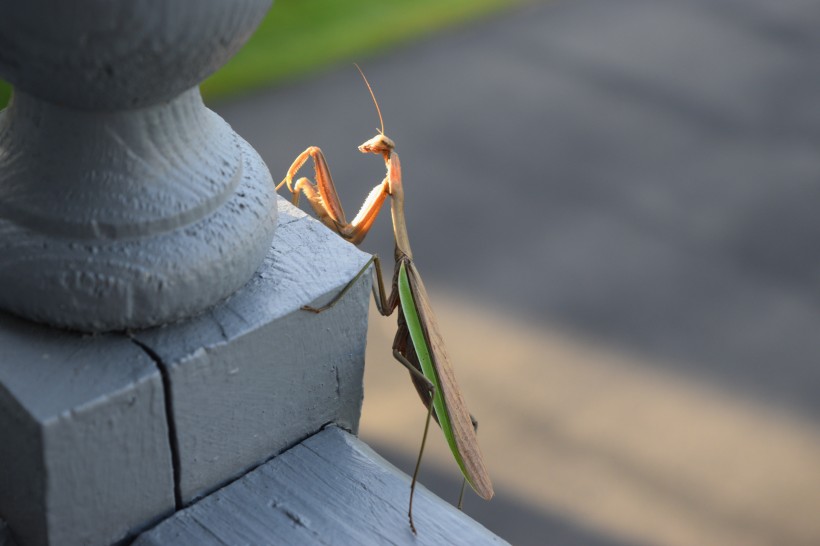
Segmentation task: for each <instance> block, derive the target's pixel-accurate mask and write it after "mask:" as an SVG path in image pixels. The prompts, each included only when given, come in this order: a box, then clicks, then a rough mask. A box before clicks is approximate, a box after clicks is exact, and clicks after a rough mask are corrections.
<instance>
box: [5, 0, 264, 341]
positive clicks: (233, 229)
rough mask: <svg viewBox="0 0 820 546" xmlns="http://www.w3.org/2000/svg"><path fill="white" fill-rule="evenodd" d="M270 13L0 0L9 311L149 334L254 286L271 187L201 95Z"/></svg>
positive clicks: (253, 6) (175, 3)
mask: <svg viewBox="0 0 820 546" xmlns="http://www.w3.org/2000/svg"><path fill="white" fill-rule="evenodd" d="M270 4H271V2H270V0H234V1H232V2H222V1H219V0H205V1H197V0H171V1H160V0H139V1H137V2H132V1H131V0H125V1H123V0H116V1H108V0H105V1H101V0H85V1H83V2H82V3H81V6H77V5H73V4H72V5H70V6H68V5H65V6H64V5H63V3H61V2H59V1H58V2H53V1H51V2H48V1H40V2H23V3H20V2H8V1H5V0H0V11H2V12H3V14H4V16H3V18H2V20H0V50H2V51H3V54H2V56H1V57H0V74H2V75H3V76H4V77H5V78H6V79H8V80H9V81H11V82H12V83H13V84H14V86H15V93H14V96H13V97H12V101H11V103H10V104H9V107H8V108H7V109H6V110H4V111H3V112H0V285H2V286H4V287H7V288H8V289H5V290H3V291H0V308H2V309H4V310H8V311H11V312H13V313H16V314H18V315H20V316H23V317H26V318H29V319H32V320H36V321H39V322H43V323H47V324H50V325H54V326H59V327H66V328H71V329H75V330H82V331H95V332H96V331H100V332H101V331H113V330H122V329H126V328H144V327H149V326H155V325H158V324H162V323H165V322H169V321H174V320H179V319H181V318H185V317H189V316H192V315H195V314H197V313H199V312H202V311H203V310H204V309H206V308H208V307H210V306H212V305H213V304H215V303H216V302H218V301H219V300H221V299H224V298H225V297H227V296H228V295H230V294H231V293H232V292H233V291H235V290H236V289H238V288H239V287H240V286H242V285H243V284H244V283H245V282H246V281H247V280H248V279H249V278H250V277H251V275H252V274H253V272H254V271H255V270H256V269H257V268H258V267H259V264H260V263H261V262H262V259H263V258H264V256H265V253H266V251H267V249H268V247H269V245H270V241H271V239H272V237H273V230H274V228H275V227H276V207H275V197H274V190H273V187H272V181H271V177H270V173H269V172H268V170H267V168H266V167H265V165H264V163H262V161H261V160H260V158H259V156H258V154H256V152H255V151H254V150H253V149H252V148H251V147H250V145H248V143H247V142H245V141H244V140H243V139H241V138H240V137H239V136H238V135H237V134H236V133H235V132H234V131H233V130H232V129H231V128H230V126H229V125H228V124H226V123H225V122H224V121H223V120H222V119H221V118H220V117H219V116H217V115H216V114H214V113H213V112H211V111H210V110H208V109H207V108H206V107H205V106H204V105H203V103H202V100H201V98H200V95H199V90H198V89H197V87H196V86H197V84H198V83H199V80H198V79H197V78H204V77H205V76H206V75H207V74H210V73H211V72H213V71H214V70H215V69H216V68H217V67H218V66H219V65H220V64H221V63H223V62H225V61H227V59H228V58H229V57H230V56H231V55H233V53H235V52H236V50H237V49H238V48H239V47H240V46H241V45H242V44H243V43H244V42H245V41H246V40H247V38H248V37H249V36H250V34H251V32H252V31H253V29H254V28H255V27H256V25H257V24H258V22H259V21H260V20H261V18H262V16H263V15H264V13H265V12H266V11H267V9H268V7H269V6H270ZM55 81H59V82H60V85H54V82H55Z"/></svg>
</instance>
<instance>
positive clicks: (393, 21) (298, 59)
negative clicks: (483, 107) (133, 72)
mask: <svg viewBox="0 0 820 546" xmlns="http://www.w3.org/2000/svg"><path fill="white" fill-rule="evenodd" d="M520 1H521V0H275V2H274V5H273V8H272V9H271V11H270V12H269V13H268V15H267V16H266V17H265V19H264V20H263V21H262V24H261V25H260V26H259V29H258V30H257V31H256V33H255V34H254V35H253V37H252V38H251V39H250V41H249V42H248V43H247V44H246V45H245V47H244V48H242V50H240V51H239V53H237V55H236V56H235V57H234V58H233V59H231V61H230V62H229V63H228V64H226V65H225V66H224V67H222V69H220V70H219V71H218V72H217V73H216V74H214V75H213V76H211V77H210V78H208V79H207V80H205V82H203V84H202V94H203V96H204V97H205V100H206V101H214V100H218V99H223V98H226V97H230V96H234V95H237V94H239V93H242V92H246V91H250V90H253V89H258V88H260V87H264V86H266V85H271V84H273V83H277V82H282V81H286V80H292V79H295V78H298V77H299V76H302V75H304V74H307V73H310V72H312V71H315V70H316V69H318V68H321V67H323V66H327V65H329V64H332V63H334V62H339V61H349V60H353V59H361V58H363V57H366V56H372V55H375V54H378V53H379V52H380V51H382V50H384V49H385V48H387V47H388V46H391V45H395V44H398V43H401V42H403V41H407V40H409V39H412V38H415V37H419V36H422V35H424V34H426V33H429V32H433V31H435V30H439V29H442V28H444V27H446V26H449V25H452V24H455V23H458V22H462V21H466V20H469V19H472V18H474V17H478V16H480V15H483V14H486V13H490V12H492V11H494V10H497V9H500V8H503V7H505V6H510V5H513V4H516V3H519V2H520ZM10 94H11V90H10V88H9V86H8V85H7V84H6V83H5V82H2V81H0V108H3V107H5V105H6V103H7V101H8V98H9V96H10Z"/></svg>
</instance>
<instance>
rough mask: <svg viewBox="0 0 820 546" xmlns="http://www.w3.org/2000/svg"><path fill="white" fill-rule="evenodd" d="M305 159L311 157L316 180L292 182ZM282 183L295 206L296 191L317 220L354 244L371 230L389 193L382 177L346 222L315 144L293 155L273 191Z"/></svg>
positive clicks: (296, 201) (301, 179) (305, 179)
mask: <svg viewBox="0 0 820 546" xmlns="http://www.w3.org/2000/svg"><path fill="white" fill-rule="evenodd" d="M308 159H313V166H314V171H315V177H316V183H313V182H311V180H310V179H309V178H305V177H302V178H299V179H298V180H297V181H296V183H295V184H294V183H293V178H294V177H295V176H296V173H298V172H299V169H301V168H302V166H303V165H304V164H305V163H306V162H307V160H308ZM285 185H286V186H287V187H288V190H289V191H290V192H291V194H293V199H292V201H293V204H294V205H298V204H299V194H300V193H303V194H304V195H305V197H306V198H307V200H308V202H309V203H310V206H311V208H312V209H313V211H314V212H315V213H316V216H317V217H318V218H319V220H321V221H322V223H323V224H325V225H326V226H327V227H329V228H331V229H332V230H334V231H335V232H336V233H338V234H339V235H340V236H341V237H342V238H343V239H345V240H347V241H350V242H351V243H353V244H354V245H357V244H359V243H360V242H362V240H363V239H364V238H365V236H366V235H367V232H368V231H370V228H371V227H372V226H373V222H374V221H375V220H376V217H377V216H378V215H379V211H380V210H381V207H382V204H383V203H384V200H385V198H386V197H387V195H388V187H387V186H388V185H387V179H385V180H383V181H382V182H381V183H380V184H378V185H376V186H375V187H374V188H373V189H372V190H371V191H370V194H369V195H368V196H367V199H365V201H364V204H363V205H362V208H361V209H360V210H359V213H358V214H357V215H356V217H355V218H354V219H353V220H352V221H351V222H349V223H348V221H347V219H346V218H345V212H344V209H343V208H342V203H341V201H339V195H338V194H337V193H336V185H335V184H334V183H333V177H332V176H331V175H330V168H329V167H328V166H327V160H325V155H324V154H323V153H322V150H321V149H319V148H318V147H316V146H310V147H309V148H307V149H306V150H305V151H304V152H302V153H301V154H299V155H298V156H297V157H296V159H295V160H294V161H293V164H292V165H291V166H290V168H289V169H288V172H287V174H286V175H285V178H284V179H283V180H282V181H281V182H280V183H279V184H278V185H277V186H276V190H277V191H278V190H279V189H280V188H281V187H282V186H285Z"/></svg>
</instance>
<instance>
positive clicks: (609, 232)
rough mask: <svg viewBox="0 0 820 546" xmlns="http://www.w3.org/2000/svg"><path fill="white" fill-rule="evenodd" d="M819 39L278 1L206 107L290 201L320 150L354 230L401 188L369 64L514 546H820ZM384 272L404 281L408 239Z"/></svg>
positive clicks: (369, 423)
mask: <svg viewBox="0 0 820 546" xmlns="http://www.w3.org/2000/svg"><path fill="white" fill-rule="evenodd" d="M818 29H820V4H818V3H817V2H816V0H778V1H777V2H773V1H771V0H652V1H644V0H552V1H532V0H530V1H517V0H406V1H391V2H385V1H374V0H277V1H276V2H275V5H274V7H273V9H272V10H271V12H270V14H269V17H268V18H267V19H266V20H265V22H264V23H263V25H262V26H261V28H260V29H259V31H258V32H257V33H256V35H255V36H254V37H253V39H252V40H251V42H250V43H249V44H248V45H247V46H246V47H245V48H244V49H243V50H242V51H241V52H240V53H239V54H238V55H237V57H236V58H235V59H234V60H233V61H232V62H231V63H230V64H229V65H227V66H226V67H225V68H224V69H223V70H221V71H220V72H219V73H217V74H216V75H215V76H214V77H213V78H211V79H210V80H208V81H207V82H206V83H205V84H204V85H203V94H204V95H205V97H206V100H207V101H208V102H209V103H210V105H211V106H212V107H213V108H214V109H215V110H216V111H217V112H218V113H220V114H221V115H222V116H223V117H224V118H225V119H227V120H228V122H229V123H231V124H232V125H233V127H234V129H236V130H237V132H239V134H241V135H242V136H243V137H245V138H246V139H247V140H249V141H250V143H251V144H252V145H253V146H254V147H255V148H256V149H257V150H259V152H260V153H261V154H262V156H263V158H264V159H265V161H266V162H267V164H268V166H269V167H270V169H271V171H272V173H273V175H274V179H276V180H280V179H281V178H282V176H284V173H285V171H286V170H287V168H288V166H289V165H290V163H291V161H292V160H293V158H294V157H295V156H296V155H297V154H298V153H299V152H301V151H302V150H303V149H304V148H306V147H307V146H308V145H317V146H320V147H321V148H322V149H323V150H324V152H325V154H326V156H327V158H328V161H329V164H330V167H331V170H332V172H333V175H334V178H335V180H336V183H337V186H338V188H339V192H340V195H341V198H342V200H343V202H344V204H345V206H346V208H347V209H348V216H352V215H353V214H354V213H355V211H356V210H357V208H358V206H359V204H360V203H361V201H362V200H363V199H364V197H365V196H366V194H367V192H368V191H369V189H370V188H371V187H372V186H374V185H375V184H377V183H379V182H380V181H381V179H382V177H383V174H384V166H383V164H382V163H381V162H380V160H378V159H377V158H374V157H370V156H362V155H361V154H359V152H358V151H357V150H356V146H357V145H358V144H360V143H361V142H363V141H365V140H366V139H368V138H369V137H371V136H372V135H373V134H375V129H376V128H377V127H378V117H377V116H376V113H375V110H374V108H373V105H372V102H371V99H370V96H369V95H368V93H367V90H366V88H365V87H364V85H363V83H362V81H361V79H360V77H359V75H358V73H357V72H356V70H355V68H354V67H353V66H352V64H351V63H352V61H358V62H359V63H360V64H361V65H362V68H363V69H364V70H365V73H366V74H367V76H368V78H369V79H370V82H371V84H372V85H373V88H374V91H375V93H376V95H377V97H378V99H379V102H380V105H381V108H382V112H383V114H384V119H385V132H386V134H387V135H389V136H390V137H391V138H392V139H394V140H395V141H396V143H397V146H398V148H397V149H398V151H399V153H400V154H401V158H402V166H403V172H404V185H405V191H406V194H407V195H406V209H407V216H408V224H409V230H410V237H411V239H412V242H413V245H414V247H413V248H414V253H415V258H416V261H417V265H418V267H419V269H420V271H421V272H422V274H423V275H424V278H425V281H426V284H427V287H428V290H429V292H430V296H431V298H432V302H433V305H434V307H435V309H436V311H437V313H438V315H439V319H440V322H441V326H442V330H443V333H444V336H445V339H446V340H447V342H448V348H449V352H450V354H451V357H452V358H453V360H454V363H455V366H456V372H457V374H458V377H459V379H460V382H461V386H462V389H463V390H464V393H465V397H466V400H467V402H468V404H469V406H470V408H471V410H472V412H473V413H474V414H475V415H476V416H477V417H478V419H479V421H480V423H481V427H480V434H479V438H480V440H481V442H482V447H483V450H484V454H485V457H486V459H487V462H488V465H489V467H490V471H491V474H492V476H493V479H494V483H495V486H496V497H495V499H493V500H492V501H491V502H489V503H486V502H483V501H481V500H480V499H478V498H477V497H476V496H475V495H471V496H470V495H468V499H467V502H466V505H465V510H466V511H467V512H468V513H469V514H470V515H471V516H473V517H475V518H477V519H478V520H479V521H481V522H482V523H483V524H484V525H485V526H487V527H488V528H489V529H491V530H492V531H494V532H496V533H498V534H499V535H500V536H502V537H504V538H506V539H507V540H509V541H511V542H512V543H514V544H561V545H574V544H578V545H627V544H646V545H681V546H683V545H699V546H700V545H707V544H709V545H712V544H714V545H757V544H760V545H769V544H777V545H816V544H820V518H818V513H820V396H819V395H818V391H819V390H820V366H818V364H819V363H820V362H818V355H820V297H819V296H818V283H819V282H820V245H818V241H820V220H818V218H820V216H819V215H818V214H817V213H816V208H817V204H818V203H820V71H819V70H818V64H817V63H818V59H819V58H820V31H818ZM2 89H5V90H6V91H7V87H5V88H2ZM308 172H309V171H308ZM362 247H363V249H364V250H366V251H368V252H376V253H378V254H380V255H381V256H383V257H385V258H387V259H389V258H390V257H391V256H392V230H391V225H390V217H389V214H388V213H384V214H382V216H381V217H380V218H379V221H378V222H377V224H376V226H375V227H374V228H373V231H372V232H371V234H370V235H369V237H368V239H367V240H366V241H365V243H364V244H363V245H362ZM388 267H389V264H388ZM394 332H395V317H391V318H388V319H385V318H382V317H380V316H378V314H377V313H375V312H373V313H371V327H370V338H369V341H368V353H367V360H368V362H367V371H366V384H365V401H364V414H363V417H362V423H361V430H360V433H361V436H362V437H363V438H364V439H365V440H366V441H367V442H368V443H370V444H371V445H372V446H373V447H374V448H375V449H376V450H377V451H379V452H380V453H382V454H383V455H384V456H385V457H386V458H388V459H389V460H391V461H392V462H394V464H396V465H397V466H399V467H401V468H402V469H404V470H405V471H406V472H408V473H409V472H412V465H413V462H414V460H415V456H416V453H417V449H418V445H419V441H420V436H421V433H422V429H423V424H424V418H425V411H424V409H423V407H422V405H421V404H420V402H419V401H418V399H417V397H416V395H415V392H414V390H413V388H412V386H411V384H410V381H409V380H408V377H407V373H406V371H405V370H404V369H403V368H402V367H401V366H399V365H397V364H396V363H395V362H394V361H393V360H392V356H391V342H392V336H393V334H394ZM428 446H429V447H428V452H427V456H426V457H425V460H424V463H423V469H422V474H421V481H422V483H424V484H425V485H426V486H428V487H429V488H431V489H433V490H434V491H436V492H437V493H438V494H439V495H441V496H443V497H444V498H445V499H448V500H452V501H453V502H455V500H456V498H457V496H458V489H459V485H460V477H459V474H458V469H457V467H456V465H455V463H454V462H453V461H452V458H451V456H450V455H449V453H448V451H447V449H446V446H445V442H444V440H443V437H441V435H440V434H437V433H436V434H435V435H433V436H431V441H430V442H428ZM417 524H418V526H419V527H420V530H421V531H422V532H423V528H424V522H423V521H420V522H417Z"/></svg>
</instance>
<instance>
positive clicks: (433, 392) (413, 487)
mask: <svg viewBox="0 0 820 546" xmlns="http://www.w3.org/2000/svg"><path fill="white" fill-rule="evenodd" d="M393 356H394V357H395V359H396V360H398V361H399V362H400V363H401V364H402V365H403V366H404V367H405V368H407V369H408V370H409V371H410V375H412V376H413V377H414V378H416V379H418V380H419V381H420V382H422V383H424V384H425V385H426V387H427V389H428V392H429V394H430V403H428V404H427V419H425V421H424V434H423V435H422V437H421V447H420V448H419V454H418V457H417V458H416V467H415V469H413V478H412V480H411V481H410V504H409V506H408V508H407V518H408V519H409V520H410V530H411V531H413V534H414V535H415V534H417V533H416V526H415V525H414V524H413V498H414V497H415V493H416V483H417V482H418V477H419V470H420V469H421V458H422V456H423V455H424V446H425V444H426V443H427V433H428V432H429V431H430V420H431V418H432V417H433V402H432V401H433V398H434V397H435V396H436V386H435V385H434V384H433V383H432V382H431V381H430V380H429V379H427V378H426V377H425V376H424V374H423V373H421V372H420V371H419V370H418V368H416V366H414V365H413V363H412V362H410V361H409V360H407V358H406V357H405V356H404V355H403V354H401V353H400V352H398V351H397V350H395V349H394V350H393Z"/></svg>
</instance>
